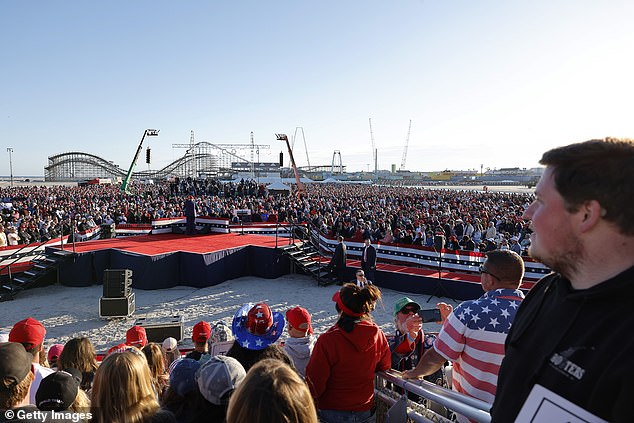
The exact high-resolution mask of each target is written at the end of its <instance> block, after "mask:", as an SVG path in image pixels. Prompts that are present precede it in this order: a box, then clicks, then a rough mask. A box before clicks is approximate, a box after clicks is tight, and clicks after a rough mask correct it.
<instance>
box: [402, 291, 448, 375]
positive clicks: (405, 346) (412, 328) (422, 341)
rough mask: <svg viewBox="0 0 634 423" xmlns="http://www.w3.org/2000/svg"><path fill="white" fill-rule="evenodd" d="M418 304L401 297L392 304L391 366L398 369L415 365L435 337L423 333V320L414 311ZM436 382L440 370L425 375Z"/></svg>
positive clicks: (407, 368) (417, 308) (416, 309)
mask: <svg viewBox="0 0 634 423" xmlns="http://www.w3.org/2000/svg"><path fill="white" fill-rule="evenodd" d="M418 310H420V305H419V304H418V303H417V302H415V301H414V300H412V299H410V298H408V297H403V298H401V299H399V300H398V301H397V302H396V304H394V326H395V327H396V333H395V335H394V337H393V338H392V339H391V340H390V351H391V352H392V368H393V369H395V370H399V371H401V372H402V371H404V370H410V369H413V368H414V367H416V365H417V364H418V362H419V360H420V358H421V357H422V355H423V353H424V352H425V351H426V350H428V349H429V348H431V347H432V345H433V343H434V341H435V340H436V337H435V336H433V335H425V334H424V333H423V330H422V329H423V321H422V319H421V317H420V316H419V315H418V314H417V313H416V312H417V311H418ZM425 379H427V380H428V381H430V382H434V383H437V382H438V379H440V380H442V379H443V373H442V370H441V369H439V370H438V371H437V372H435V373H432V374H431V375H428V376H426V377H425Z"/></svg>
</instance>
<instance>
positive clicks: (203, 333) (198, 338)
mask: <svg viewBox="0 0 634 423" xmlns="http://www.w3.org/2000/svg"><path fill="white" fill-rule="evenodd" d="M210 336H211V325H210V324H209V323H207V322H205V321H203V320H201V321H200V322H198V323H196V324H195V325H194V330H193V331H192V340H193V341H194V342H207V340H208V339H209V337H210Z"/></svg>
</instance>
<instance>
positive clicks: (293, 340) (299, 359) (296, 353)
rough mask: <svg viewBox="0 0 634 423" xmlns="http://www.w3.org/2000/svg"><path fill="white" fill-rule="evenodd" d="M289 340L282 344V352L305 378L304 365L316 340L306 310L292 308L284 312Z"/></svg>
mask: <svg viewBox="0 0 634 423" xmlns="http://www.w3.org/2000/svg"><path fill="white" fill-rule="evenodd" d="M286 321H287V322H288V335H289V336H290V337H289V338H287V339H286V341H285V342H284V347H283V348H284V351H286V353H287V354H288V355H289V356H290V357H291V359H292V360H293V364H295V368H296V369H297V372H298V373H299V374H300V375H302V377H304V376H306V365H307V364H308V360H309V359H310V354H311V353H312V352H313V347H314V346H315V342H316V341H317V339H316V338H315V336H313V326H312V324H311V316H310V313H309V312H308V310H306V309H305V308H302V307H293V308H291V309H289V310H287V311H286Z"/></svg>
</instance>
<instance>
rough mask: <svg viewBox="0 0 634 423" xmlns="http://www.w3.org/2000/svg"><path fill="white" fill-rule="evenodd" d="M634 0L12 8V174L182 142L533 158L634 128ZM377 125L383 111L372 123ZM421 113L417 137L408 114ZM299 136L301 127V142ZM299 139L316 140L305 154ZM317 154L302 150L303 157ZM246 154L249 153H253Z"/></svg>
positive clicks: (4, 28) (512, 163) (314, 159)
mask: <svg viewBox="0 0 634 423" xmlns="http://www.w3.org/2000/svg"><path fill="white" fill-rule="evenodd" d="M632 22H634V2H632V1H629V0H603V1H599V0H595V1H589V0H532V1H522V0H477V1H474V0H464V1H462V0H394V1H385V0H383V1H378V0H363V1H360V0H339V1H331V0H320V1H303V0H293V1H291V0H283V1H277V0H271V1H266V2H264V1H261V0H259V1H251V0H244V1H243V0H235V1H212V0H207V1H198V0H190V1H164V0H151V1H150V0H135V1H119V0H111V1H108V2H86V1H65V0H60V1H55V2H50V1H35V0H31V1H29V0H27V1H9V0H5V1H2V2H0V45H1V49H0V55H1V58H2V59H1V62H0V81H1V84H2V85H1V89H0V144H2V145H1V146H2V147H4V148H3V153H4V154H5V159H4V160H1V159H0V175H8V174H9V161H10V160H9V159H10V158H9V154H8V152H7V148H12V149H13V152H12V153H11V162H12V165H13V174H14V175H44V167H45V166H47V164H48V157H49V156H53V155H56V154H59V153H64V152H70V151H79V152H86V153H90V154H94V155H97V156H100V157H102V158H104V159H107V160H110V161H113V162H115V163H116V164H119V165H120V166H121V167H122V168H124V169H127V168H128V167H129V166H130V163H131V161H132V158H133V156H134V153H135V151H136V149H137V147H138V144H139V141H140V139H141V136H142V135H143V131H144V130H145V129H147V128H155V129H159V130H160V135H159V136H158V137H151V138H146V142H144V145H143V154H142V155H141V156H140V158H139V160H138V162H137V165H136V168H135V170H146V169H148V165H147V164H146V163H145V148H146V147H148V146H149V147H150V148H151V149H152V163H151V165H150V168H151V169H160V168H162V167H164V166H166V165H168V164H169V163H171V162H172V161H174V160H176V159H177V158H179V157H180V156H182V155H183V154H184V151H185V150H184V149H182V148H174V147H173V144H187V143H189V141H190V133H191V131H192V130H193V131H194V136H195V141H196V142H201V141H206V142H209V143H214V144H248V143H250V133H251V132H253V134H254V141H255V143H256V144H259V145H268V146H269V148H268V149H267V148H261V149H260V150H259V153H260V154H259V158H260V161H269V162H276V161H278V157H279V153H280V151H284V153H285V157H287V156H288V155H287V153H286V148H285V146H283V145H282V143H281V142H280V141H277V140H276V139H275V134H276V133H286V134H288V135H289V137H291V139H292V138H293V137H294V135H295V134H297V137H295V141H296V143H295V146H294V155H295V157H296V162H297V165H298V166H305V165H306V164H307V161H308V160H307V155H308V157H309V159H310V164H311V165H320V164H321V165H329V164H331V163H332V160H333V154H334V152H335V151H339V152H340V154H341V158H342V162H343V164H344V165H346V166H347V169H348V171H361V170H363V171H368V170H373V169H374V164H373V156H372V138H374V144H375V148H376V149H377V151H378V160H377V161H378V167H379V169H390V168H391V166H392V164H394V165H396V168H397V169H398V168H400V167H401V163H402V159H403V152H404V150H405V146H406V145H407V156H406V162H405V168H406V169H409V170H412V171H438V170H444V169H452V170H458V169H460V170H467V169H478V170H479V169H480V167H481V166H482V167H483V168H484V169H486V168H491V169H494V168H502V167H522V168H523V167H526V168H531V167H536V166H538V161H539V158H540V157H541V155H542V153H543V152H544V151H546V150H548V149H550V148H553V147H556V146H560V145H566V144H570V143H573V142H579V141H585V140H588V139H592V138H603V137H606V136H614V137H629V138H634V118H633V116H632V110H633V107H632V100H633V99H634V25H632ZM369 119H371V121H372V133H373V137H371V134H370V125H369ZM410 120H411V131H410V132H409V140H408V137H407V135H408V126H409V122H410ZM302 133H303V136H302ZM304 140H305V144H306V146H307V150H308V152H306V149H305V148H304ZM307 153H308V154H307ZM244 155H245V158H247V159H250V151H249V150H244Z"/></svg>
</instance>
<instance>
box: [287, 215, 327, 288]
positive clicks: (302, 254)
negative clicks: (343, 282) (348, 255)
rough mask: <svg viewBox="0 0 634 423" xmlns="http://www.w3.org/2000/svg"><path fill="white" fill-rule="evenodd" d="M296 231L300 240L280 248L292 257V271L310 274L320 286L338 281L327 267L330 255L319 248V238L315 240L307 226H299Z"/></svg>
mask: <svg viewBox="0 0 634 423" xmlns="http://www.w3.org/2000/svg"><path fill="white" fill-rule="evenodd" d="M300 228H301V229H300ZM294 231H295V232H294V233H295V234H298V233H299V235H301V236H299V238H300V240H299V241H297V242H293V243H291V244H289V245H286V246H284V247H281V248H280V250H282V251H283V253H284V254H285V255H287V256H288V257H289V258H290V261H291V273H303V274H307V275H310V276H312V277H313V278H314V279H315V280H316V281H317V284H318V285H320V286H328V285H332V284H335V283H337V279H336V276H335V275H333V274H332V273H330V272H329V271H328V270H327V268H326V266H327V265H328V263H329V262H330V257H328V256H326V255H324V254H323V253H322V252H321V250H320V249H319V239H318V238H317V239H316V240H315V237H314V236H313V234H312V232H311V231H310V230H309V229H308V228H306V227H305V226H297V227H295V228H294Z"/></svg>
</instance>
